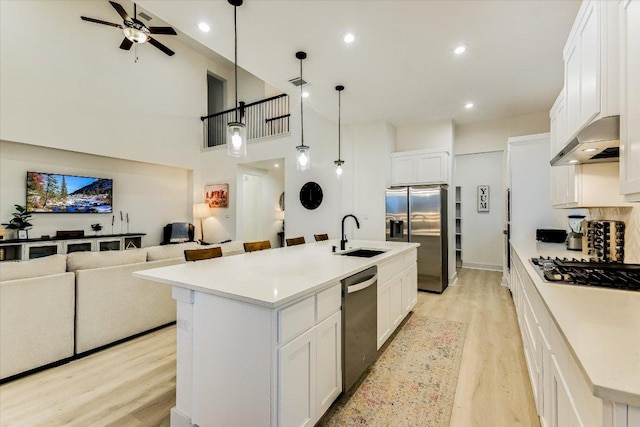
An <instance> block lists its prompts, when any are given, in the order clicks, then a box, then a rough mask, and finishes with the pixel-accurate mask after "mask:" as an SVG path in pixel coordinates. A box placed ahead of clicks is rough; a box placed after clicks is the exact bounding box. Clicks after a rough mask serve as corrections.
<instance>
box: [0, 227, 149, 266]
mask: <svg viewBox="0 0 640 427" xmlns="http://www.w3.org/2000/svg"><path fill="white" fill-rule="evenodd" d="M145 235H146V234H145V233H125V234H100V235H92V236H83V237H51V238H45V239H42V238H40V239H11V240H0V262H4V261H22V260H29V259H34V258H41V257H45V256H49V255H55V254H68V253H71V252H81V251H119V250H124V249H132V248H141V247H142V238H143V236H145Z"/></svg>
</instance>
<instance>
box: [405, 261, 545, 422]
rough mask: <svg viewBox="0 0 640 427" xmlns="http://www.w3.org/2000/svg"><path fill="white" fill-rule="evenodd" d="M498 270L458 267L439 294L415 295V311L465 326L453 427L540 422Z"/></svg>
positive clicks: (510, 301) (513, 315) (510, 304)
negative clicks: (455, 276) (454, 277)
mask: <svg viewBox="0 0 640 427" xmlns="http://www.w3.org/2000/svg"><path fill="white" fill-rule="evenodd" d="M501 279H502V273H500V272H495V271H485V270H470V269H462V270H458V282H457V284H456V286H450V287H449V288H447V289H446V291H445V292H444V293H443V294H442V295H436V294H426V293H423V292H420V293H419V299H418V304H417V305H416V307H415V309H414V311H415V312H416V313H420V314H422V315H426V316H429V317H435V318H440V319H448V320H455V321H458V322H463V323H466V324H467V335H466V338H465V343H464V349H463V352H462V361H461V363H460V373H459V374H458V386H457V389H456V397H455V400H454V407H453V411H452V413H451V421H450V426H451V427H472V426H478V427H486V426H492V427H502V426H510V427H511V426H536V427H539V426H540V422H539V420H538V416H537V414H536V407H535V402H534V400H533V394H532V391H531V385H530V383H529V377H528V373H527V368H526V364H525V359H524V352H523V348H522V340H521V338H520V330H519V328H518V321H517V319H516V312H515V308H514V306H513V299H512V298H511V294H510V293H509V290H508V289H507V288H505V287H502V286H500V281H501Z"/></svg>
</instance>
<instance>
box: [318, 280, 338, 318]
mask: <svg viewBox="0 0 640 427" xmlns="http://www.w3.org/2000/svg"><path fill="white" fill-rule="evenodd" d="M316 304H317V309H318V311H317V313H318V315H317V319H316V321H318V322H321V321H323V320H324V319H326V318H327V317H329V316H331V315H332V314H333V313H335V312H336V311H339V310H340V306H341V305H342V290H341V289H340V284H339V283H336V284H335V285H334V286H332V287H330V288H329V289H327V290H324V291H322V292H320V293H319V294H318V295H316Z"/></svg>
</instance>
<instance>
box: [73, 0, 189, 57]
mask: <svg viewBox="0 0 640 427" xmlns="http://www.w3.org/2000/svg"><path fill="white" fill-rule="evenodd" d="M109 3H111V6H113V8H114V9H115V10H116V12H118V15H120V17H121V18H122V25H120V24H114V23H112V22H106V21H101V20H99V19H94V18H88V17H86V16H81V17H80V18H81V19H82V20H83V21H87V22H93V23H96V24H101V25H108V26H110V27H116V28H120V29H121V30H122V32H123V33H124V40H122V43H120V49H122V50H129V49H131V46H133V45H134V44H136V45H138V44H143V43H146V42H149V44H150V45H152V46H154V47H156V48H157V49H159V50H161V51H162V52H164V53H165V54H166V55H169V56H173V55H174V54H175V52H174V51H172V50H171V49H169V48H168V47H166V46H165V45H163V44H162V43H160V42H159V41H158V40H156V39H154V38H153V37H151V34H163V35H167V36H175V35H177V33H176V31H175V30H174V29H173V28H171V27H147V26H146V25H145V24H144V23H143V22H142V21H140V20H138V18H137V17H138V11H137V6H136V4H135V3H134V4H133V18H131V17H130V16H129V15H128V14H127V11H126V10H124V7H122V5H120V4H119V3H116V2H114V1H110V2H109ZM136 56H137V55H136ZM136 60H137V58H136Z"/></svg>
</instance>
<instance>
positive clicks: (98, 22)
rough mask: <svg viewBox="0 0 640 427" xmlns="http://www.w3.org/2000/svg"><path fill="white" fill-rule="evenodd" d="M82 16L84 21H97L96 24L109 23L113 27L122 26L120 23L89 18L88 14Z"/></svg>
mask: <svg viewBox="0 0 640 427" xmlns="http://www.w3.org/2000/svg"><path fill="white" fill-rule="evenodd" d="M80 18H81V19H82V20H83V21H89V22H95V23H96V24H102V25H109V26H111V27H116V28H122V25H120V24H113V23H111V22H107V21H101V20H99V19H93V18H87V17H86V16H81V17H80Z"/></svg>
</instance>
